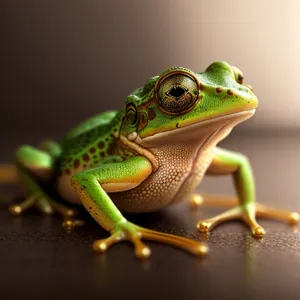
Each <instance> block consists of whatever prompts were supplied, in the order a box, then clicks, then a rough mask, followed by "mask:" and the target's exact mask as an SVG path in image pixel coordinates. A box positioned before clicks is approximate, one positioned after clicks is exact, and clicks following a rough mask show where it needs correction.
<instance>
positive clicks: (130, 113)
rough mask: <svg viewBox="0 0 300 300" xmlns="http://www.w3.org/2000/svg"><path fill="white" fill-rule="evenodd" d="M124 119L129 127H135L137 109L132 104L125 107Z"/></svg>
mask: <svg viewBox="0 0 300 300" xmlns="http://www.w3.org/2000/svg"><path fill="white" fill-rule="evenodd" d="M126 119H127V122H128V123H129V124H130V125H135V124H136V123H137V121H138V113H137V109H136V106H135V105H134V104H133V103H129V104H128V105H127V106H126Z"/></svg>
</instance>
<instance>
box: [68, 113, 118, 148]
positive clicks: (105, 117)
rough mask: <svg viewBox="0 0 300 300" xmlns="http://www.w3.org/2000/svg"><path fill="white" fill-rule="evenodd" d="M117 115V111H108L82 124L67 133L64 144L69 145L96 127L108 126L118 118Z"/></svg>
mask: <svg viewBox="0 0 300 300" xmlns="http://www.w3.org/2000/svg"><path fill="white" fill-rule="evenodd" d="M117 113H118V112H117V111H106V112H103V113H101V114H98V115H96V116H93V117H91V118H89V119H87V120H85V121H83V122H81V123H80V124H78V125H77V126H76V127H74V128H72V129H71V130H70V131H69V132H67V134H66V135H65V136H64V138H63V141H62V144H63V145H65V144H68V143H69V142H70V141H71V140H73V139H75V138H76V137H78V136H80V135H82V134H83V133H85V132H88V131H90V130H91V129H93V128H95V127H98V126H101V125H106V124H108V123H109V122H110V121H111V120H112V119H113V118H114V117H115V116H116V114H117Z"/></svg>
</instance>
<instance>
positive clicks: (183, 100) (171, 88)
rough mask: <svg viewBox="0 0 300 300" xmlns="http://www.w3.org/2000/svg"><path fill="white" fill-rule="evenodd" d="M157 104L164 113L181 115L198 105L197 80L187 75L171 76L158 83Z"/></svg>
mask: <svg viewBox="0 0 300 300" xmlns="http://www.w3.org/2000/svg"><path fill="white" fill-rule="evenodd" d="M158 84H159V88H158V90H157V102H158V105H159V107H160V108H162V109H163V110H164V112H167V113H172V114H181V113H185V112H187V111H188V110H189V109H191V108H192V107H193V105H194V104H195V103H196V101H197V99H198V96H199V87H198V84H197V81H196V79H194V78H192V77H191V76H189V75H186V74H171V75H169V76H168V77H166V78H164V79H163V80H162V81H161V82H159V83H158Z"/></svg>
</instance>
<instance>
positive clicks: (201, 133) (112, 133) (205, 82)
mask: <svg viewBox="0 0 300 300" xmlns="http://www.w3.org/2000/svg"><path fill="white" fill-rule="evenodd" d="M257 107H258V98H257V97H256V95H255V94H254V92H253V88H252V87H251V86H250V85H248V84H245V83H244V75H243V73H242V71H241V70H240V69H239V68H237V67H235V66H232V65H230V64H229V63H227V62H225V61H215V62H212V63H211V64H209V65H208V67H207V68H206V69H205V71H203V72H198V73H197V72H193V71H192V70H190V69H187V68H184V67H170V68H168V69H166V70H164V71H163V72H162V73H161V74H160V75H156V76H154V77H152V78H150V79H149V80H148V81H147V82H146V83H145V85H144V86H142V87H139V88H136V89H135V90H134V91H133V92H132V93H131V94H129V95H128V96H127V97H126V100H125V105H124V106H123V107H122V108H121V109H120V110H119V111H113V110H111V111H105V112H102V113H100V114H97V115H95V116H93V117H91V118H89V119H87V120H84V121H82V122H81V123H80V124H79V125H77V126H75V127H74V128H73V129H71V130H69V131H68V132H67V133H66V134H65V136H64V137H63V138H62V140H61V141H60V142H55V141H53V140H46V141H44V142H42V143H40V144H39V145H38V146H37V147H34V146H31V145H26V144H25V145H21V146H20V147H19V148H18V149H17V151H16V154H15V164H14V168H15V169H14V170H15V172H16V175H17V176H18V182H19V184H20V186H21V188H22V190H23V192H24V195H25V197H26V198H25V200H24V201H22V202H18V203H15V204H12V205H11V206H10V207H9V211H10V212H11V213H12V214H14V215H21V214H23V213H25V212H26V211H27V210H29V209H30V208H32V207H35V208H37V209H39V211H40V212H42V213H44V214H46V215H49V214H53V213H59V214H60V215H61V216H62V217H63V218H64V219H63V225H64V227H65V228H67V229H71V228H74V227H76V226H77V225H78V226H79V224H80V220H78V219H77V215H78V208H79V207H83V208H84V209H85V210H86V211H87V212H88V213H89V214H90V216H91V217H92V218H93V219H94V220H95V221H96V222H97V223H98V224H99V225H100V226H101V227H102V228H103V229H105V230H106V231H107V232H108V233H109V236H108V237H107V238H102V239H99V240H96V241H94V243H93V245H92V247H93V249H94V251H96V252H105V251H107V250H108V249H109V248H111V247H112V246H113V245H115V244H117V243H119V242H122V241H128V242H131V244H132V245H133V249H134V252H135V255H136V257H138V258H141V259H144V258H148V257H149V256H150V254H151V249H150V247H149V246H148V245H147V244H145V242H144V241H145V240H149V241H155V242H161V243H165V244H169V245H171V246H173V247H178V248H180V249H182V250H185V251H187V252H189V253H191V254H194V255H196V256H203V255H206V254H207V253H208V250H209V247H208V244H207V242H206V241H203V240H201V239H200V238H199V240H194V239H190V238H187V237H184V236H176V235H172V234H168V233H163V232H158V231H154V230H150V229H147V228H144V227H141V226H138V225H136V224H134V223H132V222H131V221H129V220H128V219H127V217H126V218H125V216H124V215H125V214H129V215H130V214H135V213H150V212H155V211H159V210H162V209H164V208H166V207H170V206H173V205H176V204H177V203H179V202H181V201H182V200H184V199H189V200H190V201H191V203H192V204H193V205H194V206H200V205H203V204H206V205H210V204H212V203H214V202H215V199H209V197H207V198H205V197H203V196H202V194H200V193H197V192H195V191H196V190H197V187H198V186H199V184H200V183H201V181H202V179H203V178H204V176H205V175H231V176H232V178H233V181H234V185H235V189H236V196H235V198H234V200H233V201H231V200H230V201H229V200H228V199H227V198H226V197H225V198H224V199H223V198H222V199H219V205H220V206H222V205H227V206H230V207H228V208H227V210H225V212H223V213H221V214H218V215H216V216H213V217H210V218H206V219H204V220H199V222H198V223H197V224H196V226H195V230H196V229H197V230H199V231H200V232H202V233H208V232H209V231H211V230H212V229H213V228H215V227H216V226H217V225H220V224H221V223H224V222H227V221H232V220H242V221H244V222H245V223H246V224H247V225H248V227H249V229H250V231H251V233H252V235H253V236H254V237H257V238H261V237H263V236H264V234H265V229H264V228H263V227H262V226H261V225H260V224H259V223H258V221H257V217H265V218H274V219H278V220H282V221H286V222H289V223H292V224H296V223H297V222H298V221H299V214H298V213H297V212H290V211H284V210H280V209H277V208H272V207H268V206H265V205H263V204H260V203H257V202H256V196H255V180H254V175H253V171H252V167H251V164H250V161H249V159H248V158H247V156H246V155H244V154H242V153H239V152H234V151H231V150H227V149H224V148H221V147H219V145H218V144H219V142H221V141H222V140H223V139H225V138H226V137H227V136H228V135H229V134H230V133H231V131H232V130H233V128H235V126H236V125H238V124H240V123H242V122H244V121H246V120H248V119H249V118H251V117H252V116H253V115H254V114H255V112H256V109H257ZM0 174H2V175H1V176H0V180H1V179H2V181H3V180H4V178H5V174H6V175H7V178H10V180H13V177H14V176H12V173H9V170H8V168H5V167H3V168H2V172H1V173H0ZM8 174H10V176H9V175H8ZM53 195H58V196H59V197H60V198H61V199H62V200H63V201H58V200H57V199H55V197H53Z"/></svg>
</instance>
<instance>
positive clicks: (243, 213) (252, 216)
mask: <svg viewBox="0 0 300 300" xmlns="http://www.w3.org/2000/svg"><path fill="white" fill-rule="evenodd" d="M203 203H204V204H207V205H213V206H215V205H216V204H217V203H216V202H215V200H212V201H211V202H210V201H209V200H207V199H206V200H204V201H203ZM220 205H222V206H234V205H235V207H233V208H231V209H229V210H227V211H225V212H224V213H222V214H219V215H217V216H215V217H213V218H210V219H206V220H202V221H200V222H198V224H197V228H198V229H199V230H200V231H201V232H208V231H210V230H211V229H213V228H214V227H215V226H217V225H218V224H221V223H223V222H226V221H230V220H236V219H240V220H243V221H244V222H245V223H246V224H248V226H249V227H250V229H251V231H252V234H253V235H254V236H255V237H262V236H264V234H265V230H264V229H263V227H262V226H260V225H259V224H258V223H257V221H256V217H264V218H271V219H276V220H281V221H287V222H289V223H290V224H292V225H295V224H297V223H298V222H299V214H298V213H296V212H289V211H283V210H279V209H275V208H271V207H267V206H265V205H262V204H259V203H251V204H248V205H239V204H237V201H236V200H234V199H232V198H230V199H224V202H223V203H220Z"/></svg>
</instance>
